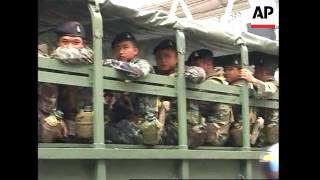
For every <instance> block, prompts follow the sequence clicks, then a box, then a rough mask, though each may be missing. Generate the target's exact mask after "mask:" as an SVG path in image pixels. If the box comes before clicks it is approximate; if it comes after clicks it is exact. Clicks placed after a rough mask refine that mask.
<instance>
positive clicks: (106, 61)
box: [103, 59, 119, 67]
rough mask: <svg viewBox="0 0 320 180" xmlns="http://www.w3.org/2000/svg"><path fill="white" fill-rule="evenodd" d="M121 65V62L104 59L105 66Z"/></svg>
mask: <svg viewBox="0 0 320 180" xmlns="http://www.w3.org/2000/svg"><path fill="white" fill-rule="evenodd" d="M117 65H119V61H117V60H115V59H104V60H103V66H111V67H112V66H117Z"/></svg>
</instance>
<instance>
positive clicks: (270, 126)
mask: <svg viewBox="0 0 320 180" xmlns="http://www.w3.org/2000/svg"><path fill="white" fill-rule="evenodd" d="M278 90H279V86H278V82H277V81H275V80H274V78H272V77H271V78H269V79H268V80H267V81H265V82H261V83H259V85H258V86H257V88H256V91H255V96H256V97H257V98H267V97H268V96H270V95H272V94H274V93H276V92H277V91H278ZM257 114H258V116H260V117H263V119H264V120H265V121H264V128H263V129H262V132H261V134H260V136H259V138H258V141H257V144H256V145H257V146H266V145H267V146H268V145H272V144H275V143H277V142H278V141H279V110H278V109H269V108H257Z"/></svg>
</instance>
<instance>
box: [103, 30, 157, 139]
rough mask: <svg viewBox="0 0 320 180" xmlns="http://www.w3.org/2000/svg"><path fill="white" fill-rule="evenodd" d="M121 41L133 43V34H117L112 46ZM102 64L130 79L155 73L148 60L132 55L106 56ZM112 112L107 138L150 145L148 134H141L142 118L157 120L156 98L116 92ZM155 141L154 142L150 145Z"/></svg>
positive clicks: (144, 119)
mask: <svg viewBox="0 0 320 180" xmlns="http://www.w3.org/2000/svg"><path fill="white" fill-rule="evenodd" d="M122 41H131V42H133V43H135V42H136V40H135V37H134V36H133V35H132V34H131V33H129V32H123V33H120V34H118V35H117V36H116V37H115V39H114V40H113V41H112V47H114V46H115V45H116V44H117V43H120V42H122ZM103 65H104V66H108V67H112V68H115V69H117V70H119V71H121V72H122V73H124V75H125V76H126V77H127V79H128V80H129V81H130V79H137V78H141V77H145V76H147V75H148V74H150V73H154V69H153V68H152V66H151V65H150V64H149V62H148V61H147V60H144V59H140V58H137V57H136V58H133V59H131V60H130V62H123V61H119V60H116V59H105V60H103ZM112 93H113V94H114V96H115V103H114V105H113V109H112V113H111V118H110V119H111V121H110V122H109V123H108V124H107V125H106V128H105V131H106V133H105V134H106V140H107V142H108V141H111V142H113V143H117V144H141V143H144V144H149V142H147V140H149V137H148V135H150V133H147V134H146V133H144V130H145V128H144V127H145V126H143V127H142V126H141V125H142V124H143V123H144V122H145V121H150V122H152V121H158V119H157V111H158V107H157V98H156V96H152V95H144V94H136V93H128V92H124V93H117V92H112ZM154 143H155V144H157V143H156V142H153V143H152V144H154Z"/></svg>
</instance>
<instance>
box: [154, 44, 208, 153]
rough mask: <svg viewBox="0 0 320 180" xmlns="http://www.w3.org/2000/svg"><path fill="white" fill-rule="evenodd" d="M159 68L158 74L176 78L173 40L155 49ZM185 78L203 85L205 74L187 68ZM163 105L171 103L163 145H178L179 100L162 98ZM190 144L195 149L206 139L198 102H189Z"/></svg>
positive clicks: (193, 67) (175, 51) (197, 68)
mask: <svg viewBox="0 0 320 180" xmlns="http://www.w3.org/2000/svg"><path fill="white" fill-rule="evenodd" d="M153 53H154V55H155V56H156V63H157V66H156V67H155V71H156V73H157V74H160V75H166V76H176V71H177V69H176V68H177V62H178V59H177V47H176V43H175V42H174V41H172V40H168V39H167V40H163V41H161V42H160V43H159V44H158V45H157V46H156V47H155V49H154V52H153ZM185 69H186V70H185V77H186V79H187V80H188V81H190V82H193V83H201V82H203V81H204V80H205V76H206V74H205V72H204V70H203V69H202V68H199V67H195V66H186V68H185ZM160 99H161V102H162V104H163V103H166V102H170V110H168V109H167V111H166V118H165V126H164V131H163V134H162V143H163V144H166V145H177V142H178V118H177V110H176V108H177V100H176V99H175V98H169V97H160ZM187 123H188V144H189V147H191V148H195V147H197V146H200V145H202V144H203V142H204V139H205V128H204V127H205V124H204V122H203V121H202V117H201V116H200V112H199V106H198V104H197V102H196V101H194V100H188V101H187Z"/></svg>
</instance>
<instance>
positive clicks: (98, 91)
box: [88, 0, 107, 180]
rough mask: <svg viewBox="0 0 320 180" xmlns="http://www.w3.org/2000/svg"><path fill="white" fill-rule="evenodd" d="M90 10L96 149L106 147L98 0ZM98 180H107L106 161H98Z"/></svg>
mask: <svg viewBox="0 0 320 180" xmlns="http://www.w3.org/2000/svg"><path fill="white" fill-rule="evenodd" d="M88 8H89V11H90V15H91V22H92V34H93V54H94V56H93V59H94V63H93V87H92V88H93V110H94V113H93V125H94V126H93V143H94V145H95V148H102V147H103V146H104V118H103V113H104V112H103V101H102V100H103V99H102V97H103V86H102V85H103V78H102V36H103V25H102V16H101V13H100V8H99V3H98V2H97V1H96V0H89V1H88ZM95 179H96V180H106V179H107V169H106V163H105V160H97V162H96V171H95Z"/></svg>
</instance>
